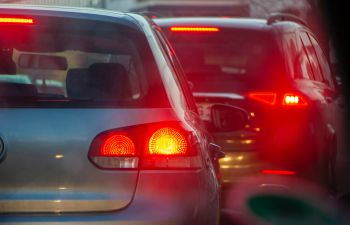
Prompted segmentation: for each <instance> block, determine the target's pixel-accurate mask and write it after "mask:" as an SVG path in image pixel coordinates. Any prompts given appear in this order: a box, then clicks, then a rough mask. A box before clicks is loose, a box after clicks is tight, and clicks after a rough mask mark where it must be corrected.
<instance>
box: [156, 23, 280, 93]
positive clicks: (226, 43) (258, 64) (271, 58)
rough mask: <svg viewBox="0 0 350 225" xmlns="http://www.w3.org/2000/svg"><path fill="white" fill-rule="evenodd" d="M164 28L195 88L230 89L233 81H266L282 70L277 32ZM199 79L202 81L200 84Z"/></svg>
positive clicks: (253, 83)
mask: <svg viewBox="0 0 350 225" xmlns="http://www.w3.org/2000/svg"><path fill="white" fill-rule="evenodd" d="M163 30H164V31H165V33H166V34H167V36H168V37H169V39H170V42H171V44H172V45H173V47H174V49H175V52H176V54H177V56H178V58H179V60H180V61H181V63H182V65H183V68H184V71H185V73H186V75H187V77H188V79H190V80H191V81H192V82H194V84H195V89H196V88H198V87H200V88H201V89H208V88H209V89H210V88H213V86H216V87H218V89H219V90H225V89H228V90H227V91H230V90H229V89H232V85H235V84H236V85H237V84H238V83H249V86H253V85H255V84H259V83H261V82H263V83H266V82H267V81H271V80H272V79H273V78H274V77H275V76H276V75H277V74H278V75H280V73H281V67H280V65H281V63H280V61H281V55H280V53H279V51H278V47H277V44H276V43H275V40H274V38H273V36H272V35H270V34H268V33H267V32H259V31H251V30H243V29H237V30H235V29H220V31H219V32H207V33H205V32H198V33H193V32H183V33H181V32H171V31H169V29H168V28H163ZM230 81H232V82H230ZM198 83H200V84H201V85H196V84H198ZM214 84H216V85H214ZM239 85H240V84H239ZM225 86H227V88H225ZM197 91H198V89H197ZM204 91H205V90H204Z"/></svg>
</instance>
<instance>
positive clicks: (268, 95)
mask: <svg viewBox="0 0 350 225" xmlns="http://www.w3.org/2000/svg"><path fill="white" fill-rule="evenodd" d="M248 96H249V97H250V98H251V99H254V100H256V101H259V102H262V103H266V104H269V105H274V104H275V103H276V97H277V94H276V93H273V92H252V93H249V94H248Z"/></svg>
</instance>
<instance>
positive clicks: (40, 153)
mask: <svg viewBox="0 0 350 225" xmlns="http://www.w3.org/2000/svg"><path fill="white" fill-rule="evenodd" d="M140 27H143V28H140ZM0 30H1V34H2V35H1V38H0V50H1V53H0V58H1V66H0V77H1V79H0V86H1V91H0V107H1V108H0V111H1V113H0V114H1V118H0V121H1V122H0V123H1V124H2V125H1V128H0V138H1V139H0V140H1V143H2V145H1V146H0V147H1V151H0V153H1V154H0V157H1V158H0V180H1V183H0V213H1V214H2V215H1V216H0V223H5V224H8V223H15V224H17V223H18V224H22V223H23V224H27V223H28V224H29V223H31V224H32V223H38V222H45V223H46V224H58V223H64V224H67V223H68V224H82V223H85V222H89V223H91V224H125V223H128V224H194V223H197V222H198V220H199V218H203V217H202V214H204V215H207V216H206V217H205V216H204V218H205V219H207V221H208V224H212V222H213V221H215V220H216V214H215V212H214V213H208V212H207V211H206V210H207V209H208V207H207V204H209V203H212V204H214V205H215V204H216V205H217V206H218V202H217V186H218V184H217V180H216V179H215V174H212V176H211V177H212V179H209V180H208V178H210V177H208V174H209V172H208V170H205V169H203V159H204V158H203V157H204V154H205V153H206V152H205V145H206V143H205V140H201V139H200V136H201V135H202V134H201V131H199V130H198V129H196V128H195V127H194V126H193V125H192V124H191V123H189V122H187V121H186V120H185V116H184V114H185V112H184V111H185V110H186V109H185V108H180V107H179V105H180V104H178V105H177V106H174V105H173V104H171V102H172V103H173V102H174V100H171V99H172V95H173V94H172V93H171V92H170V91H169V90H168V87H167V85H171V84H174V83H175V78H174V75H173V74H171V73H169V69H168V68H167V65H166V64H164V62H165V60H164V59H163V61H160V58H161V56H160V55H159V54H156V53H157V52H160V49H159V46H157V45H156V43H157V42H156V40H155V38H154V36H152V31H151V27H150V26H149V24H148V23H147V21H146V20H145V19H144V18H143V17H141V16H137V15H127V14H119V13H114V12H108V11H94V10H88V9H84V10H82V9H72V8H45V7H43V8H38V7H16V6H8V7H7V6H2V7H1V8H0ZM146 33H147V35H146ZM162 63H163V64H162ZM160 65H162V66H163V67H162V68H163V69H164V70H167V69H168V73H164V70H163V71H160V70H159V66H160ZM2 78H3V79H2ZM164 80H167V82H168V83H167V85H165V84H164V83H163V82H164ZM173 91H175V93H176V90H175V89H174V90H173ZM177 91H179V88H178V87H177ZM177 94H178V93H177ZM178 95H179V94H178ZM180 95H181V94H180ZM181 100H183V99H181ZM181 100H178V101H181ZM181 110H182V111H181ZM204 180H205V181H204ZM203 183H206V184H205V185H204V184H203ZM208 193H211V194H212V195H211V196H207V194H208ZM203 196H206V197H204V198H203Z"/></svg>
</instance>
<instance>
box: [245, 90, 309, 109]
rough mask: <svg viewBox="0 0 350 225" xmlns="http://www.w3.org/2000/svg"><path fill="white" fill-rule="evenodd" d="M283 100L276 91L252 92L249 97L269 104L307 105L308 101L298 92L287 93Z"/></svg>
mask: <svg viewBox="0 0 350 225" xmlns="http://www.w3.org/2000/svg"><path fill="white" fill-rule="evenodd" d="M282 96H283V97H282V99H281V101H278V95H277V93H275V92H251V93H249V94H248V97H249V98H251V99H254V100H256V101H259V102H261V103H264V104H268V105H276V104H280V105H282V106H307V105H308V103H307V101H306V100H305V98H304V97H303V96H301V95H300V94H296V93H285V94H284V95H282Z"/></svg>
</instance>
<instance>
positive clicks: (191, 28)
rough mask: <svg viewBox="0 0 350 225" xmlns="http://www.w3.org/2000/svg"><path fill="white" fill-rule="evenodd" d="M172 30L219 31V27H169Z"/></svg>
mask: <svg viewBox="0 0 350 225" xmlns="http://www.w3.org/2000/svg"><path fill="white" fill-rule="evenodd" d="M170 30H171V31H172V32H219V31H220V29H219V28H218V27H195V26H191V27H183V26H178V27H170Z"/></svg>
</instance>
